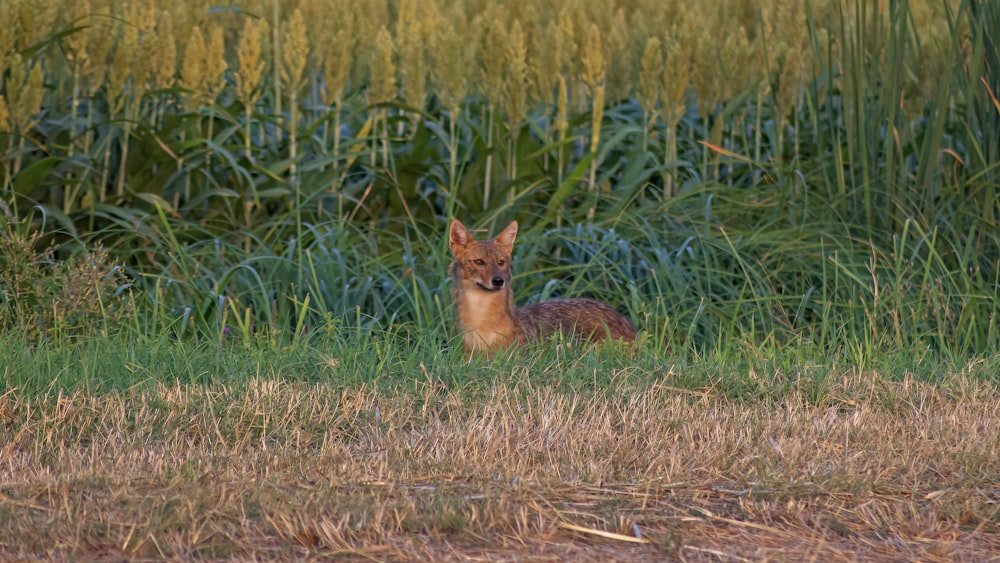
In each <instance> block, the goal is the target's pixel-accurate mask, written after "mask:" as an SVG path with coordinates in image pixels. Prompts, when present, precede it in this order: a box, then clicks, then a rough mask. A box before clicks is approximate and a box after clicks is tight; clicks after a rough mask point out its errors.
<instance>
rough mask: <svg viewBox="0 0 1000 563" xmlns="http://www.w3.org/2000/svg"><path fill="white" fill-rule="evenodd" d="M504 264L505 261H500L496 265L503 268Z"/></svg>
mask: <svg viewBox="0 0 1000 563" xmlns="http://www.w3.org/2000/svg"><path fill="white" fill-rule="evenodd" d="M506 263H507V261H506V260H500V261H499V262H497V265H499V266H503V265H504V264H506Z"/></svg>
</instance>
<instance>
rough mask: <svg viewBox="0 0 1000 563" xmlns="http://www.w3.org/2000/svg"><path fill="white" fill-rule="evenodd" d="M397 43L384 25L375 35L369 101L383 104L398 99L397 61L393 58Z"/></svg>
mask: <svg viewBox="0 0 1000 563" xmlns="http://www.w3.org/2000/svg"><path fill="white" fill-rule="evenodd" d="M395 50H396V47H395V44H394V43H393V41H392V35H391V34H390V33H389V30H388V29H386V27H385V26H384V25H383V26H382V27H380V28H379V30H378V33H377V34H376V35H375V60H374V61H373V64H372V69H371V73H372V78H371V86H370V87H369V91H368V101H369V102H370V103H372V104H382V103H386V102H391V101H392V100H394V99H396V63H395V61H394V60H393V59H394V54H395Z"/></svg>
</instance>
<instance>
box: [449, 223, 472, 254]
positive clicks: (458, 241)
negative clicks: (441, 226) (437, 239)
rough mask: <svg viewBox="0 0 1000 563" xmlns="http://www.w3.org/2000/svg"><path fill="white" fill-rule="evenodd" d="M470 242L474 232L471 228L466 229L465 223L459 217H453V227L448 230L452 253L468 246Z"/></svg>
mask: <svg viewBox="0 0 1000 563" xmlns="http://www.w3.org/2000/svg"><path fill="white" fill-rule="evenodd" d="M470 242H472V234H471V233H470V232H469V229H466V228H465V225H463V224H462V222H461V221H459V220H458V219H453V220H452V222H451V229H450V230H449V232H448V246H449V247H451V253H452V254H455V253H457V252H458V251H459V250H461V249H463V248H465V247H466V246H468V245H469V243H470Z"/></svg>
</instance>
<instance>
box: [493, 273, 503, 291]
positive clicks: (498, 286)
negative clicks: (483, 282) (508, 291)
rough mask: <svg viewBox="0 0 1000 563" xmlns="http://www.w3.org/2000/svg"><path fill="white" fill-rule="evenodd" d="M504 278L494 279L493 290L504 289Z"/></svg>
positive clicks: (497, 277)
mask: <svg viewBox="0 0 1000 563" xmlns="http://www.w3.org/2000/svg"><path fill="white" fill-rule="evenodd" d="M503 283H504V281H503V278H502V277H500V276H494V277H493V289H503Z"/></svg>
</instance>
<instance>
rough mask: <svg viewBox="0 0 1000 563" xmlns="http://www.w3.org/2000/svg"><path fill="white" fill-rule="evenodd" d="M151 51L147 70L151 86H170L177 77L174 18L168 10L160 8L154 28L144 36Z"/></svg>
mask: <svg viewBox="0 0 1000 563" xmlns="http://www.w3.org/2000/svg"><path fill="white" fill-rule="evenodd" d="M146 40H147V41H149V43H150V46H149V49H148V51H149V52H150V53H152V60H151V61H150V67H151V68H150V72H149V86H150V87H151V88H154V89H155V88H172V87H173V85H174V82H175V81H176V77H177V39H176V35H175V34H174V18H173V15H172V14H171V13H170V11H169V10H162V11H161V12H160V15H159V17H158V18H157V22H156V29H155V31H153V32H152V33H150V34H149V35H147V38H146Z"/></svg>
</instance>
